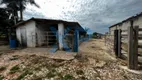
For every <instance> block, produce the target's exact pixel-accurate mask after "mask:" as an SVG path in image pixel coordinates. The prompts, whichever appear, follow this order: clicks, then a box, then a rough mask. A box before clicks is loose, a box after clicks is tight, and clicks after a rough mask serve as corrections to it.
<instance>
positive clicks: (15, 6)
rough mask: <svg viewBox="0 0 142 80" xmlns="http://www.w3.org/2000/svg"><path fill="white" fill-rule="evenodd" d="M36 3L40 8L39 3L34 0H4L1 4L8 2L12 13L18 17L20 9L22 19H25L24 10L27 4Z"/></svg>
mask: <svg viewBox="0 0 142 80" xmlns="http://www.w3.org/2000/svg"><path fill="white" fill-rule="evenodd" d="M28 3H29V4H31V5H35V6H36V7H38V8H39V5H38V4H37V3H36V2H35V1H34V0H2V1H1V4H6V5H7V7H8V8H9V9H11V10H12V12H13V13H12V14H13V15H14V16H15V18H16V20H17V19H18V11H20V20H23V11H24V10H25V9H26V5H27V4H28Z"/></svg>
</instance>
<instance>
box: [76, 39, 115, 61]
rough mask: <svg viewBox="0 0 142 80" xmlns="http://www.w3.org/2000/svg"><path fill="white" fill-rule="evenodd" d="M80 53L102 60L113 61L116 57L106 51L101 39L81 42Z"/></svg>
mask: <svg viewBox="0 0 142 80" xmlns="http://www.w3.org/2000/svg"><path fill="white" fill-rule="evenodd" d="M79 49H80V53H81V54H83V55H87V56H89V57H92V58H94V59H99V60H104V61H112V60H113V61H115V60H116V59H115V58H114V57H112V56H110V55H109V54H108V53H107V48H106V46H105V43H104V40H103V39H92V40H89V41H86V42H83V43H82V44H81V45H80V48H79Z"/></svg>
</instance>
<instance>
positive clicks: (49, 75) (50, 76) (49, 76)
mask: <svg viewBox="0 0 142 80" xmlns="http://www.w3.org/2000/svg"><path fill="white" fill-rule="evenodd" d="M55 76H56V74H55V73H54V72H52V71H50V72H49V73H48V74H47V77H48V78H52V77H55Z"/></svg>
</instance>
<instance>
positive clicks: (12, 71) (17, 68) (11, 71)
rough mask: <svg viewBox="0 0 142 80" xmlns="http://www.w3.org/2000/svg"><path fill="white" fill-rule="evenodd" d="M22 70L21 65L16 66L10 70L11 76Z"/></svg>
mask: <svg viewBox="0 0 142 80" xmlns="http://www.w3.org/2000/svg"><path fill="white" fill-rule="evenodd" d="M19 70H20V68H19V65H16V66H14V67H12V68H11V69H10V74H13V73H16V72H18V71H19Z"/></svg>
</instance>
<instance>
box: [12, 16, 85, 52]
mask: <svg viewBox="0 0 142 80" xmlns="http://www.w3.org/2000/svg"><path fill="white" fill-rule="evenodd" d="M14 27H15V28H16V36H17V40H18V42H19V44H20V45H22V46H25V47H51V46H55V45H57V46H58V48H59V49H61V50H62V49H63V48H64V46H68V47H69V48H73V45H74V44H75V43H74V35H75V34H74V33H75V31H78V33H79V35H78V37H82V36H84V35H85V34H86V31H85V30H84V29H83V28H82V27H81V26H80V24H79V23H78V22H68V21H63V20H52V19H40V18H31V19H29V20H26V21H23V22H20V23H18V24H16V25H15V26H14ZM78 40H79V39H78Z"/></svg>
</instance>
